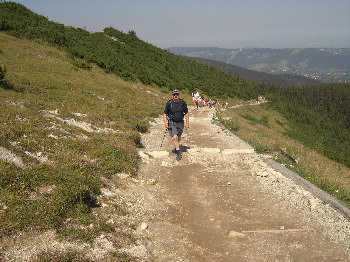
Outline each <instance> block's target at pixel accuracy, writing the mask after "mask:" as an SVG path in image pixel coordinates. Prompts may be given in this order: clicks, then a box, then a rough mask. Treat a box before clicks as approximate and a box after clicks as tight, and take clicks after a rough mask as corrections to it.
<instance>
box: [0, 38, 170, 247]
mask: <svg viewBox="0 0 350 262" xmlns="http://www.w3.org/2000/svg"><path fill="white" fill-rule="evenodd" d="M0 50H1V52H0V65H1V64H5V65H6V68H7V71H6V75H5V77H4V79H3V81H2V84H1V85H0V111H1V114H0V129H1V134H0V146H1V147H3V148H6V149H7V150H10V151H11V152H12V153H13V154H15V155H16V156H18V157H20V158H21V159H22V161H23V162H24V164H25V166H26V167H25V168H23V169H22V168H19V167H17V166H15V165H14V164H11V163H6V162H4V161H3V160H0V173H1V176H0V204H1V206H6V210H4V212H1V213H0V232H3V233H4V232H11V231H16V230H21V229H26V228H37V229H46V228H55V229H57V230H61V232H63V233H62V235H65V236H67V237H73V238H80V239H81V240H85V241H89V239H90V240H91V239H92V238H93V237H94V236H95V235H96V234H98V232H106V231H107V232H108V230H109V229H108V227H106V226H96V227H95V228H97V229H95V230H94V231H92V232H85V233H83V232H80V231H79V230H75V229H70V230H68V231H67V230H66V229H65V227H64V225H63V224H64V223H63V222H64V221H66V220H67V219H71V220H72V221H74V223H77V224H81V225H85V224H90V223H94V224H96V225H103V223H104V222H103V221H97V220H96V218H95V217H93V216H92V215H91V210H92V208H93V207H94V205H96V203H95V201H96V200H95V198H96V196H97V195H98V194H99V193H100V187H101V180H100V177H107V178H108V177H111V176H112V175H114V174H116V173H119V172H125V173H128V174H130V175H135V174H136V173H137V169H138V164H139V159H138V154H137V148H138V145H139V143H140V132H146V131H147V129H148V126H149V123H148V122H149V120H151V119H152V117H154V116H157V115H159V114H161V112H162V109H163V104H164V103H165V99H163V96H164V95H163V94H162V93H161V92H160V91H158V90H155V89H153V88H151V87H147V86H142V89H141V88H139V86H140V87H141V85H140V84H138V83H127V82H124V81H123V80H121V79H120V78H118V77H116V76H115V75H112V74H107V73H105V72H104V71H103V70H101V69H99V68H98V67H96V66H91V68H88V67H85V66H82V65H80V64H76V63H73V64H72V63H71V61H70V59H71V58H69V56H67V55H66V53H65V52H63V51H60V50H58V49H56V48H54V47H50V46H48V45H45V44H44V45H43V44H40V43H36V42H29V41H27V40H19V39H16V38H14V37H11V36H8V35H6V34H3V33H0ZM146 91H151V92H146ZM49 112H51V113H49ZM73 120H74V121H75V123H80V124H82V123H83V124H85V125H87V126H88V127H91V128H92V129H93V130H97V129H100V130H107V129H108V130H113V131H114V132H112V133H108V132H106V133H105V132H97V131H96V132H89V131H86V130H83V129H82V128H80V127H77V126H74V125H70V124H69V123H70V122H69V121H71V122H72V121H73ZM39 156H40V157H43V158H45V159H46V160H47V161H46V162H40V161H39V160H40V158H39ZM45 187H53V190H52V192H50V193H43V192H42V191H43V189H44V188H45ZM1 206H0V207H1ZM121 215H122V214H121ZM64 232H66V233H64Z"/></svg>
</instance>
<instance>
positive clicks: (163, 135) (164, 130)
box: [160, 129, 167, 147]
mask: <svg viewBox="0 0 350 262" xmlns="http://www.w3.org/2000/svg"><path fill="white" fill-rule="evenodd" d="M166 131H167V129H165V130H164V135H163V138H162V142H161V143H160V147H162V145H163V142H164V138H165V135H166Z"/></svg>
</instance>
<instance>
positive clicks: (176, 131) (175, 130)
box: [168, 121, 184, 137]
mask: <svg viewBox="0 0 350 262" xmlns="http://www.w3.org/2000/svg"><path fill="white" fill-rule="evenodd" d="M168 130H169V134H170V135H171V137H173V136H175V135H177V136H181V135H182V132H183V131H184V122H172V121H170V122H169V127H168Z"/></svg>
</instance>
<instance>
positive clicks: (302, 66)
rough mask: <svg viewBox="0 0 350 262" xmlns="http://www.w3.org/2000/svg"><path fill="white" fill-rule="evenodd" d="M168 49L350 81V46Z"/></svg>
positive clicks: (274, 70)
mask: <svg viewBox="0 0 350 262" xmlns="http://www.w3.org/2000/svg"><path fill="white" fill-rule="evenodd" d="M169 51H170V52H172V53H174V54H178V55H183V56H187V57H196V58H204V59H210V60H216V61H220V62H224V63H228V64H232V65H236V66H240V67H244V68H247V69H251V70H255V71H260V72H266V73H272V74H296V75H302V76H306V77H308V78H312V79H315V80H318V81H321V82H326V83H330V82H349V81H350V69H349V68H350V49H349V48H338V49H330V48H328V49H327V48H284V49H272V48H246V49H243V48H236V49H225V48H217V47H171V48H169Z"/></svg>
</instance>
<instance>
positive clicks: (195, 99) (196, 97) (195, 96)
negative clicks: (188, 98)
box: [192, 91, 200, 111]
mask: <svg viewBox="0 0 350 262" xmlns="http://www.w3.org/2000/svg"><path fill="white" fill-rule="evenodd" d="M199 97H200V95H199V93H198V92H197V91H193V93H192V101H193V110H196V109H197V111H198V103H199Z"/></svg>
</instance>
